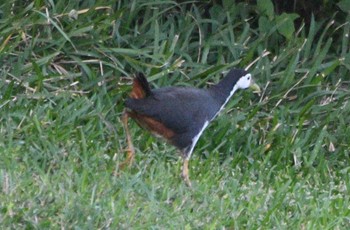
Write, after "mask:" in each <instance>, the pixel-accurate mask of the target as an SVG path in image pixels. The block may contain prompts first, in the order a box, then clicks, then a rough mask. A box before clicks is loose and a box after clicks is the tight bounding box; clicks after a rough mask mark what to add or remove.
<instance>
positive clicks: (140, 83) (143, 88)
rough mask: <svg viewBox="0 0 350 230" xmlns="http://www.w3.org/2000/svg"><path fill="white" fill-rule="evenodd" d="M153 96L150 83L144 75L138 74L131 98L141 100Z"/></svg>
mask: <svg viewBox="0 0 350 230" xmlns="http://www.w3.org/2000/svg"><path fill="white" fill-rule="evenodd" d="M151 94H152V91H151V88H150V87H149V84H148V81H147V79H146V77H145V75H143V73H137V74H136V76H135V78H134V83H133V86H132V90H131V93H130V97H131V98H134V99H140V98H145V97H148V96H150V95H151Z"/></svg>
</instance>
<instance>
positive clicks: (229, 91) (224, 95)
mask: <svg viewBox="0 0 350 230" xmlns="http://www.w3.org/2000/svg"><path fill="white" fill-rule="evenodd" d="M236 83H237V80H236V79H232V78H228V77H225V78H224V79H222V80H221V81H220V82H219V83H218V84H216V85H213V86H212V87H210V88H209V89H208V90H209V91H210V93H211V94H212V95H213V97H214V98H215V99H216V100H217V101H218V102H219V103H220V105H222V106H224V105H225V104H226V103H227V101H228V100H229V99H230V98H231V97H232V95H233V94H234V93H235V92H236V91H237V89H238V88H237V85H236Z"/></svg>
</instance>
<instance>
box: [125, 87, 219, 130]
mask: <svg viewBox="0 0 350 230" xmlns="http://www.w3.org/2000/svg"><path fill="white" fill-rule="evenodd" d="M215 104H216V102H215V101H214V99H213V98H212V97H211V96H210V95H209V94H208V93H206V91H205V90H201V89H195V88H178V87H167V88H161V89H157V90H153V91H152V96H150V97H146V98H143V99H131V98H129V99H127V101H126V107H128V108H129V109H131V110H133V111H135V112H137V113H139V114H142V115H146V116H149V117H151V118H153V119H155V120H157V121H159V122H161V123H162V124H164V125H165V126H166V127H168V128H169V129H171V130H173V131H174V132H176V133H185V132H188V130H189V129H191V128H193V124H195V123H196V122H200V123H203V124H204V122H205V121H206V120H210V119H211V117H210V116H213V115H214V114H215V113H214V114H213V112H212V111H213V110H215V108H213V106H215ZM200 125H201V124H200ZM200 128H201V127H199V129H200ZM191 131H194V130H191Z"/></svg>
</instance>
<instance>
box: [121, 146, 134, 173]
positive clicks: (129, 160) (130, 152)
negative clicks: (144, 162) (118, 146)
mask: <svg viewBox="0 0 350 230" xmlns="http://www.w3.org/2000/svg"><path fill="white" fill-rule="evenodd" d="M126 154H127V155H126V159H125V161H123V162H122V163H121V164H120V165H119V169H121V170H123V169H124V168H125V167H126V166H128V167H130V166H131V165H132V163H133V162H134V158H135V150H134V148H128V149H127V150H126Z"/></svg>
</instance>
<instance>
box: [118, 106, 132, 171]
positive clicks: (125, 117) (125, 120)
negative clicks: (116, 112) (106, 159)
mask: <svg viewBox="0 0 350 230" xmlns="http://www.w3.org/2000/svg"><path fill="white" fill-rule="evenodd" d="M128 117H129V115H128V113H127V112H126V111H124V113H123V115H122V122H123V126H124V130H125V134H126V140H127V142H128V148H127V149H126V152H127V155H126V160H125V161H123V162H122V163H121V164H120V166H119V168H120V169H123V168H125V166H130V165H131V164H132V163H133V161H134V157H135V149H134V145H133V144H132V140H131V135H130V132H129V127H128Z"/></svg>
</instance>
